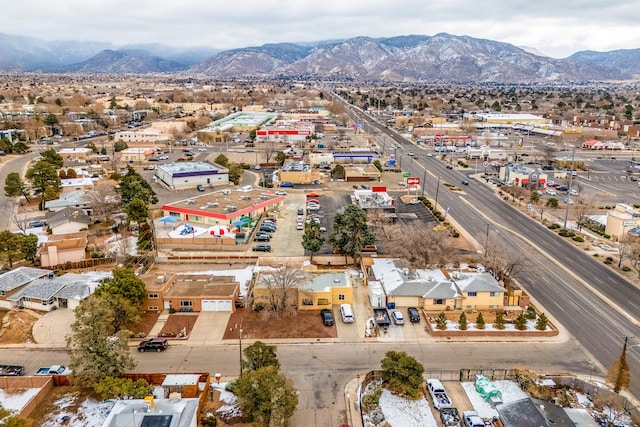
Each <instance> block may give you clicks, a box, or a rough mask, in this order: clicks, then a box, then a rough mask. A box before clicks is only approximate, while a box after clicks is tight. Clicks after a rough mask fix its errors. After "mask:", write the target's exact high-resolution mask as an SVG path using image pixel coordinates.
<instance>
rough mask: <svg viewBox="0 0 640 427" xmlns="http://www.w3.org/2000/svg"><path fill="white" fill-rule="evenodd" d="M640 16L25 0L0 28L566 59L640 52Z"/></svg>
mask: <svg viewBox="0 0 640 427" xmlns="http://www.w3.org/2000/svg"><path fill="white" fill-rule="evenodd" d="M639 18H640V8H637V6H636V4H635V2H632V1H630V0H623V1H617V2H610V1H602V0H581V1H579V0H563V1H550V0H539V1H536V2H531V1H528V2H527V1H508V0H486V1H484V2H477V1H471V0H450V1H448V2H429V1H424V0H395V1H393V2H391V1H388V0H369V1H365V0H351V1H348V2H346V1H343V0H325V1H321V2H308V1H302V0H296V1H293V0H288V1H287V0H244V1H243V2H242V3H241V4H240V3H234V2H217V1H210V0H192V1H190V2H186V3H183V2H157V1H155V0H153V1H152V0H138V1H135V2H132V1H124V0H109V1H107V0H93V1H86V0H64V1H62V0H52V1H49V2H41V1H40V0H21V1H18V2H10V3H9V4H7V5H4V6H3V13H2V14H1V15H0V28H2V32H4V33H6V34H12V35H23V36H34V37H40V38H45V39H48V40H78V39H81V40H84V41H102V42H112V43H114V44H116V45H123V44H131V43H136V44H139V43H162V44H168V45H172V46H184V47H189V46H209V47H213V48H221V49H230V48H236V47H246V46H256V45H262V44H264V43H278V42H310V41H318V40H330V39H342V38H349V37H354V36H369V37H390V36H397V35H408V34H425V35H434V34H437V33H439V32H447V33H450V34H456V35H468V36H471V37H477V38H486V39H492V40H498V41H504V42H507V43H512V44H514V45H518V46H520V45H525V46H531V47H535V48H536V49H538V50H540V51H542V52H545V53H547V54H549V55H551V56H555V57H564V56H568V55H570V54H572V53H574V52H575V51H578V50H585V49H592V50H613V49H621V48H637V47H640V32H638V31H637V30H636V27H635V23H636V22H637V21H638V19H639Z"/></svg>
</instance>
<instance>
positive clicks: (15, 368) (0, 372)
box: [0, 365, 24, 377]
mask: <svg viewBox="0 0 640 427" xmlns="http://www.w3.org/2000/svg"><path fill="white" fill-rule="evenodd" d="M21 375H24V366H20V365H0V377H19V376H21Z"/></svg>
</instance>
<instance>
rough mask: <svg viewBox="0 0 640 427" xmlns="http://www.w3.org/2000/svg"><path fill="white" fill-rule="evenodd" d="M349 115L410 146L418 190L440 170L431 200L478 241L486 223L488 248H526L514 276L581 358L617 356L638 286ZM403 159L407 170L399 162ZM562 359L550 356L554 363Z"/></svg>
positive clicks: (635, 367)
mask: <svg viewBox="0 0 640 427" xmlns="http://www.w3.org/2000/svg"><path fill="white" fill-rule="evenodd" d="M356 120H357V122H358V123H361V122H363V121H364V122H365V126H364V128H365V130H366V131H369V132H371V133H375V132H378V133H380V134H383V135H386V136H385V137H384V138H383V140H386V139H388V138H391V139H393V141H394V143H395V144H396V145H400V146H401V147H403V150H404V152H406V151H407V150H409V149H411V150H413V151H414V152H415V153H416V155H417V157H416V158H415V163H418V164H420V165H422V166H423V167H424V168H426V170H427V173H428V178H427V182H426V188H425V190H426V192H427V193H428V194H429V196H431V197H434V195H435V194H436V183H437V178H438V177H440V184H441V185H440V187H439V190H438V203H439V204H440V205H441V206H442V209H448V210H449V215H451V216H453V217H454V218H455V219H456V221H457V222H458V223H459V224H460V225H461V226H462V227H463V228H464V229H465V230H466V231H467V232H468V233H469V234H470V235H471V236H472V237H473V238H474V239H475V240H476V241H477V242H479V243H480V244H481V245H482V244H484V242H486V240H487V238H486V236H487V224H489V230H490V233H489V235H490V239H489V250H491V247H503V248H505V249H506V250H508V251H509V252H511V253H524V254H526V256H527V257H528V259H529V268H528V269H527V270H526V271H523V272H521V273H520V274H518V275H517V276H516V277H517V279H518V281H519V282H520V283H521V284H522V285H523V287H524V289H526V290H527V292H528V293H529V294H530V295H531V296H532V297H533V298H534V299H535V300H536V301H537V303H538V304H540V305H541V306H542V307H543V308H544V309H545V310H547V311H548V314H550V315H552V316H553V317H554V318H555V319H557V320H558V321H559V322H560V323H561V324H562V325H563V326H564V327H566V328H567V330H568V331H569V332H570V333H571V334H572V335H573V336H574V337H576V338H577V339H578V340H579V341H580V343H581V344H582V345H583V346H584V348H585V350H586V352H587V357H589V358H592V359H594V360H596V361H597V362H599V368H600V369H601V370H603V371H606V370H607V369H608V368H609V367H610V365H611V364H612V363H613V361H614V360H615V359H616V358H617V357H619V355H620V351H621V349H622V343H623V337H625V336H628V337H634V338H636V337H640V328H639V326H638V325H639V324H640V320H639V319H640V310H639V309H640V291H639V289H638V288H637V287H636V286H634V285H633V284H631V283H629V282H628V281H627V280H625V279H624V278H622V277H620V276H618V275H617V274H615V273H614V272H612V271H611V270H610V269H609V268H607V267H606V266H605V265H603V264H602V263H600V262H598V261H596V260H594V259H592V257H590V256H589V255H587V254H585V253H584V252H583V251H581V250H580V249H578V248H576V247H575V246H574V245H572V244H571V243H569V242H567V241H566V240H564V239H562V238H560V237H559V236H558V235H557V234H555V233H553V232H551V231H549V230H548V229H546V228H545V227H544V226H542V225H540V224H539V223H537V222H536V221H534V220H532V219H531V218H529V217H527V216H525V215H523V214H522V213H520V212H519V211H517V210H515V209H513V208H511V207H510V206H509V205H508V204H507V203H506V202H504V201H503V200H501V199H500V198H499V197H498V196H497V195H496V193H495V192H494V190H493V189H492V188H490V187H489V186H487V185H485V184H483V183H480V182H479V180H478V179H474V180H469V181H470V185H468V186H461V185H460V183H461V181H462V180H463V179H465V174H463V173H462V172H459V171H457V170H455V169H454V170H449V169H446V168H445V165H444V164H443V163H442V162H441V161H440V160H438V159H437V158H436V157H429V156H427V153H426V152H425V151H424V150H422V149H421V148H420V147H417V146H415V145H413V144H412V143H410V142H408V141H407V140H406V139H404V138H402V137H401V136H400V135H398V134H396V133H395V132H393V131H391V130H389V129H387V128H385V127H381V126H379V125H377V124H376V123H374V122H372V121H370V119H368V118H366V117H364V116H362V115H361V114H358V115H357V116H356ZM385 144H387V143H386V142H385ZM404 166H405V167H404V169H407V166H406V163H405V165H404ZM414 167H415V165H414ZM467 173H468V172H467ZM414 175H416V174H415V173H414ZM417 176H421V174H420V173H418V174H417ZM443 182H449V183H451V184H454V185H457V186H461V187H464V188H463V189H464V194H460V193H459V192H452V191H450V190H448V189H447V188H446V187H445V186H443V185H442V183H443ZM492 230H493V231H492ZM638 339H640V338H638ZM632 343H635V341H634V340H632ZM638 350H640V347H636V348H634V349H632V350H630V351H629V353H628V354H629V357H628V360H629V365H630V368H631V372H632V373H634V372H635V373H636V375H637V373H640V352H638ZM561 360H562V358H559V359H557V360H556V361H555V362H558V363H561ZM586 363H587V360H584V361H582V364H586ZM632 375H633V374H632ZM637 380H638V378H636V381H633V380H632V382H631V391H632V393H633V394H634V395H635V396H640V381H637Z"/></svg>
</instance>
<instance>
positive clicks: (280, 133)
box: [256, 123, 315, 143]
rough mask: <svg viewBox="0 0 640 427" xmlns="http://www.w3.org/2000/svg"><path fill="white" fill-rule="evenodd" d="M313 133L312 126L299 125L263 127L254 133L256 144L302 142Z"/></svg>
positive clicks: (313, 127) (313, 128)
mask: <svg viewBox="0 0 640 427" xmlns="http://www.w3.org/2000/svg"><path fill="white" fill-rule="evenodd" d="M314 132H315V126H313V125H312V124H301V123H297V124H295V125H286V126H274V127H265V128H262V129H258V130H257V131H256V138H257V140H258V142H265V141H276V142H282V143H288V142H293V143H295V142H304V141H305V140H307V139H308V138H309V137H311V135H313V133H314Z"/></svg>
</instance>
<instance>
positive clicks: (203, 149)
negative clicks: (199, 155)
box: [198, 148, 207, 151]
mask: <svg viewBox="0 0 640 427" xmlns="http://www.w3.org/2000/svg"><path fill="white" fill-rule="evenodd" d="M198 151H207V149H206V148H198Z"/></svg>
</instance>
